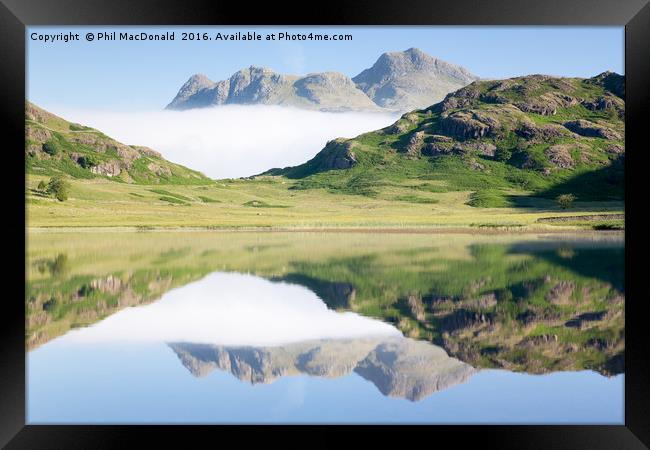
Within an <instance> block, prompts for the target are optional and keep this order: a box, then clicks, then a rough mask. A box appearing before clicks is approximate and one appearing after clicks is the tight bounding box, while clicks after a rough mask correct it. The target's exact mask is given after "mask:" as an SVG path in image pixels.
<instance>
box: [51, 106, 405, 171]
mask: <svg viewBox="0 0 650 450" xmlns="http://www.w3.org/2000/svg"><path fill="white" fill-rule="evenodd" d="M51 111H52V112H53V113H55V114H57V115H60V116H62V117H64V118H65V119H67V120H70V121H73V122H78V123H81V124H84V125H89V126H91V127H94V128H97V129H99V130H101V131H102V132H104V133H105V134H107V135H108V136H111V137H112V138H114V139H117V140H118V141H120V142H123V143H125V144H131V145H145V146H148V147H151V148H153V149H155V150H158V151H159V152H161V153H162V154H163V156H164V157H165V158H166V159H168V160H170V161H173V162H175V163H178V164H182V165H184V166H187V167H190V168H192V169H196V170H199V171H201V172H203V173H204V174H206V175H207V176H209V177H211V178H237V177H244V176H250V175H254V174H258V173H260V172H263V171H265V170H267V169H270V168H273V167H286V166H293V165H297V164H301V163H303V162H305V161H307V160H308V159H310V158H312V157H313V156H314V155H315V154H316V153H317V152H318V151H319V150H321V149H322V148H323V146H324V145H325V143H326V142H327V141H329V140H331V139H333V138H336V137H354V136H357V135H359V134H361V133H364V132H367V131H372V130H376V129H379V128H383V127H385V126H387V125H389V124H391V123H393V122H394V121H395V120H396V119H397V117H398V116H397V115H396V114H384V113H360V112H346V113H327V112H319V111H309V110H303V109H297V108H289V107H281V106H261V105H255V106H251V105H246V106H242V105H228V106H219V107H214V108H206V109H196V110H190V111H164V110H163V111H139V112H114V111H111V112H107V111H92V110H70V109H66V108H54V109H52V110H51Z"/></svg>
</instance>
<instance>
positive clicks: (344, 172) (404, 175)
mask: <svg viewBox="0 0 650 450" xmlns="http://www.w3.org/2000/svg"><path fill="white" fill-rule="evenodd" d="M623 83H624V81H623V77H621V76H620V75H617V74H613V73H603V74H601V75H598V76H596V77H594V78H590V79H580V78H553V77H548V76H542V75H531V76H526V77H519V78H513V79H507V80H498V81H478V82H474V83H472V84H470V85H468V86H466V87H464V88H462V89H459V90H458V91H456V92H454V93H451V94H449V95H448V96H447V97H446V98H445V99H444V100H443V101H442V102H440V103H438V104H435V105H433V106H431V107H429V108H427V109H424V110H417V111H413V112H411V113H408V114H405V115H404V116H402V118H400V119H399V120H398V121H397V122H396V123H395V124H393V125H391V126H389V127H387V128H384V129H382V130H379V131H375V132H370V133H365V134H362V135H360V136H358V137H356V138H353V139H336V140H333V141H331V142H329V143H328V145H327V146H326V147H325V148H324V149H323V150H322V151H321V152H320V153H319V154H318V155H316V156H315V157H314V158H313V159H311V160H310V161H308V162H306V163H305V164H302V165H300V166H296V167H289V168H285V169H272V170H270V171H268V172H266V173H265V174H264V175H273V176H284V177H286V178H289V179H294V180H297V183H296V184H295V186H294V187H293V189H296V190H304V189H326V190H328V191H329V192H332V193H344V194H359V195H364V196H367V197H382V196H383V192H385V191H386V189H389V188H391V187H396V186H405V185H408V186H409V187H410V188H411V191H412V193H411V195H410V198H411V199H413V201H418V200H417V199H422V201H425V200H424V199H426V198H427V197H428V195H427V194H429V193H444V192H454V191H472V192H474V194H473V195H472V196H471V198H470V199H469V205H471V206H476V207H508V206H526V202H525V200H523V199H522V198H521V196H516V195H515V194H522V193H524V194H525V195H526V196H528V197H541V198H554V197H556V196H557V195H559V194H561V193H572V194H574V195H575V196H577V198H578V199H580V200H583V201H593V200H598V201H607V200H622V198H623V161H624V155H625V150H624V141H623V136H624V121H623V119H624V114H625V103H624V100H623V98H622V96H623V91H624V88H623Z"/></svg>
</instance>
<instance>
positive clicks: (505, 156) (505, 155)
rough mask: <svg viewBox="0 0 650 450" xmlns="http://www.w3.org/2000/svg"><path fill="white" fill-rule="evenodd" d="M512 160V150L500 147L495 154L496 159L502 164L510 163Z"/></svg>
mask: <svg viewBox="0 0 650 450" xmlns="http://www.w3.org/2000/svg"><path fill="white" fill-rule="evenodd" d="M510 158H512V150H510V149H508V148H505V147H498V148H497V149H496V151H495V152H494V159H496V160H497V161H501V162H507V161H510Z"/></svg>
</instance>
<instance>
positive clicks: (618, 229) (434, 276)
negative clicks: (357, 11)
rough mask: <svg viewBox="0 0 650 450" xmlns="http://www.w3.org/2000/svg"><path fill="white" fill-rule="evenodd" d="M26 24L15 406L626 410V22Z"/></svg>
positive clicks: (82, 419)
mask: <svg viewBox="0 0 650 450" xmlns="http://www.w3.org/2000/svg"><path fill="white" fill-rule="evenodd" d="M27 33H28V36H27V66H26V68H27V70H26V76H27V83H26V89H27V98H26V103H25V160H26V163H25V164H26V166H25V167H26V169H25V170H26V174H27V186H26V214H27V218H26V221H27V232H28V236H27V253H26V256H27V287H26V295H25V307H26V314H27V317H26V326H27V330H26V334H27V351H28V354H27V388H26V396H27V418H28V422H29V423H54V424H57V423H74V424H78V423H136V424H137V423H453V424H458V423H504V424H505V423H510V424H512V423H527V424H528V423H536V424H577V423H589V424H593V423H599V424H621V423H623V406H624V402H623V394H624V388H623V386H624V378H625V375H624V372H625V371H624V351H625V320H624V319H625V317H624V308H625V277H624V228H625V225H624V224H625V216H624V183H623V181H624V165H623V163H624V160H625V142H624V133H625V126H624V118H625V74H624V52H623V50H624V46H623V42H624V41H623V37H624V34H623V28H622V27H589V28H584V27H582V28H581V27H546V28H545V27H528V28H517V27H487V28H486V27H413V28H401V27H341V28H334V27H315V28H302V27H282V28H275V27H255V28H252V27H251V28H241V27H189V28H183V27H171V28H169V27H165V28H163V27H91V28H87V27H84V28H81V27H77V28H70V27H30V28H29V29H28V30H27ZM162 393H164V395H161V394H162Z"/></svg>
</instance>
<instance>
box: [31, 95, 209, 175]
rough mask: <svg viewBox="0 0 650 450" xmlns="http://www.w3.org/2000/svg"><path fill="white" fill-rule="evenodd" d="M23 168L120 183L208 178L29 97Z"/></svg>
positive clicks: (39, 172)
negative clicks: (43, 106) (60, 114)
mask: <svg viewBox="0 0 650 450" xmlns="http://www.w3.org/2000/svg"><path fill="white" fill-rule="evenodd" d="M25 169H26V171H27V173H28V174H34V175H49V176H52V175H58V174H64V175H67V176H69V177H72V178H77V179H93V178H108V179H111V180H113V181H117V182H124V183H138V184H161V183H163V184H208V183H211V180H210V179H209V178H207V177H206V176H205V175H203V174H202V173H200V172H197V171H194V170H190V169H188V168H186V167H183V166H180V165H178V164H174V163H171V162H169V161H167V160H165V159H164V158H163V157H162V156H161V155H160V153H158V152H156V151H154V150H152V149H150V148H147V147H138V146H134V145H124V144H122V143H120V142H117V141H116V140H114V139H111V138H110V137H108V136H106V135H105V134H103V133H102V132H101V131H98V130H95V129H94V128H90V127H87V126H84V125H79V124H76V123H71V122H68V121H66V120H64V119H62V118H60V117H57V116H55V115H54V114H51V113H49V112H47V111H45V110H43V109H41V108H39V107H38V106H36V105H34V104H32V103H29V102H27V103H26V105H25Z"/></svg>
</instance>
